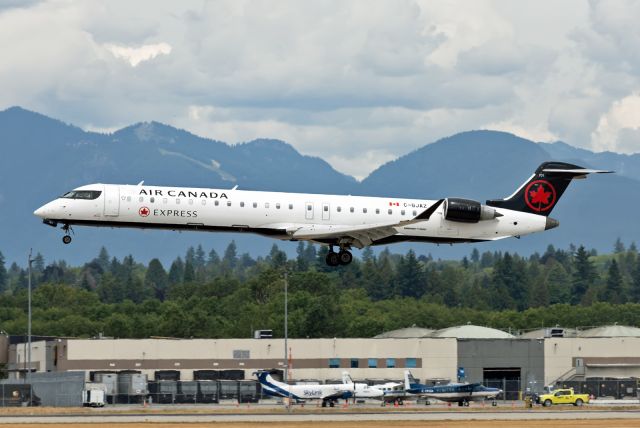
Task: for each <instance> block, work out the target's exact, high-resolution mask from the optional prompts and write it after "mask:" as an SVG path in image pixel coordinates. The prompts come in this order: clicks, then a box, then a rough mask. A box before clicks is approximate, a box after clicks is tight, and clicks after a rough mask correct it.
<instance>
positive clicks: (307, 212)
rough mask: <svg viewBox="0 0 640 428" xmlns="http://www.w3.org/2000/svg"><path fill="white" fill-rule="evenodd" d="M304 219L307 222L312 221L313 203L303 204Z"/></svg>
mask: <svg viewBox="0 0 640 428" xmlns="http://www.w3.org/2000/svg"><path fill="white" fill-rule="evenodd" d="M304 218H306V219H307V220H313V202H307V203H306V204H304Z"/></svg>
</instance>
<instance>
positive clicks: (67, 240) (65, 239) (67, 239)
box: [62, 235, 71, 244]
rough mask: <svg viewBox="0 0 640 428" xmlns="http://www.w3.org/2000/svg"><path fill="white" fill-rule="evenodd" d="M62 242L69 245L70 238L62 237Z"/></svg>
mask: <svg viewBox="0 0 640 428" xmlns="http://www.w3.org/2000/svg"><path fill="white" fill-rule="evenodd" d="M62 242H64V243H65V244H70V243H71V236H69V235H64V236H63V237H62Z"/></svg>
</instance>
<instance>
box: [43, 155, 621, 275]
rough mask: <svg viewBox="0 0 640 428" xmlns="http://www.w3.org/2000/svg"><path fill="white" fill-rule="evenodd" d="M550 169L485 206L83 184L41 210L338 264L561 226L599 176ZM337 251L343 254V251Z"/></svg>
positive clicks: (51, 216) (55, 219)
mask: <svg viewBox="0 0 640 428" xmlns="http://www.w3.org/2000/svg"><path fill="white" fill-rule="evenodd" d="M608 172H612V171H600V170H593V169H585V168H582V167H580V166H576V165H572V164H568V163H564V162H544V163H542V164H541V165H540V166H539V167H538V168H537V169H536V171H535V173H534V174H533V175H532V176H531V177H530V178H529V180H527V181H526V182H525V183H524V184H522V185H521V186H520V187H519V188H518V189H517V190H516V191H515V192H514V193H513V194H512V195H511V196H509V197H507V198H505V199H493V200H488V201H486V203H485V204H482V203H480V202H478V201H474V200H469V199H461V198H451V197H448V198H443V199H439V200H428V199H403V198H380V197H363V196H350V195H347V196H344V195H321V194H303V193H283V192H262V191H243V190H238V188H237V186H235V187H234V188H232V189H229V190H224V189H204V188H184V187H159V186H145V185H144V182H140V183H139V184H138V185H117V184H89V185H86V186H81V187H78V188H76V189H74V190H72V191H70V192H67V193H65V194H64V195H62V196H61V197H59V198H57V199H55V200H53V201H51V202H49V203H47V204H45V205H43V206H42V207H40V208H38V209H37V210H36V211H34V214H35V215H36V216H37V217H40V218H42V221H43V223H45V224H47V225H49V226H53V227H57V226H58V225H62V230H63V232H64V236H63V238H62V241H63V242H64V243H65V244H69V243H70V242H71V235H70V233H69V232H70V231H71V230H72V229H71V227H72V226H105V227H128V228H142V229H168V230H197V231H210V232H214V231H221V232H251V233H256V234H259V235H263V236H267V237H271V238H276V239H280V240H288V241H299V240H304V241H311V242H315V243H319V244H321V245H327V246H329V252H328V253H327V255H326V263H327V264H328V265H329V266H338V265H347V264H349V263H351V261H352V259H353V256H352V254H351V249H352V248H354V247H355V248H358V249H362V248H364V247H367V246H370V245H384V244H391V243H396V242H407V241H408V242H430V243H438V244H440V243H449V244H453V243H460V242H482V241H494V240H498V239H504V238H508V237H518V238H519V237H520V236H522V235H527V234H530V233H535V232H541V231H545V230H549V229H553V228H555V227H557V226H558V225H559V222H558V221H557V220H555V219H552V218H550V217H548V216H549V214H550V213H551V211H552V209H553V207H555V205H556V203H557V202H558V200H559V199H560V197H561V196H562V194H563V192H564V191H565V189H566V188H567V186H568V185H569V183H570V182H571V181H572V180H573V179H579V178H585V177H586V176H587V175H588V174H592V173H608ZM334 247H337V248H338V251H337V252H336V251H334Z"/></svg>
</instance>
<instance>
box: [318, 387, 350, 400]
mask: <svg viewBox="0 0 640 428" xmlns="http://www.w3.org/2000/svg"><path fill="white" fill-rule="evenodd" d="M352 393H353V388H343V389H339V390H334V391H330V392H329V391H328V393H327V394H324V395H323V396H322V397H320V398H321V399H323V400H330V399H334V398H335V399H338V398H346V397H345V394H352ZM349 396H350V395H349Z"/></svg>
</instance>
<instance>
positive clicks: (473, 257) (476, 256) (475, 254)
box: [471, 247, 480, 263]
mask: <svg viewBox="0 0 640 428" xmlns="http://www.w3.org/2000/svg"><path fill="white" fill-rule="evenodd" d="M471 261H472V262H473V263H478V262H480V251H478V249H477V248H475V247H474V248H473V250H472V251H471Z"/></svg>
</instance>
